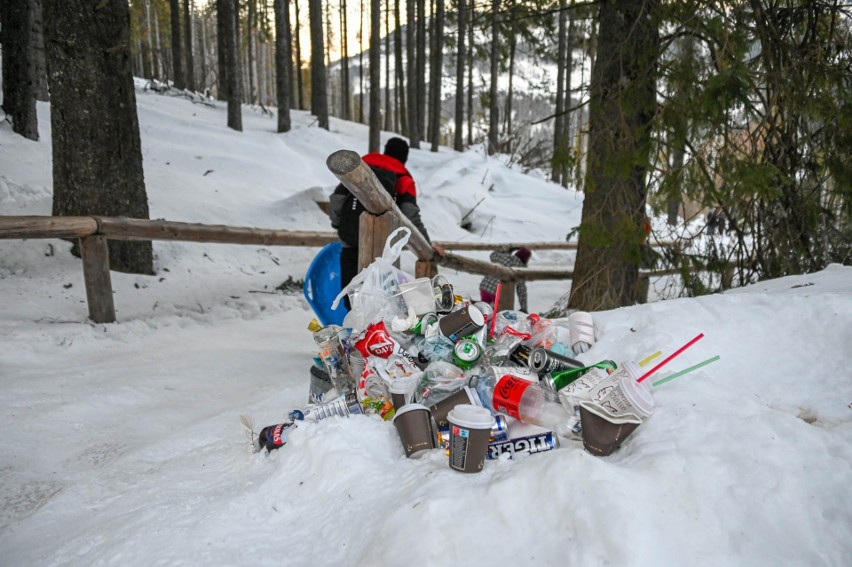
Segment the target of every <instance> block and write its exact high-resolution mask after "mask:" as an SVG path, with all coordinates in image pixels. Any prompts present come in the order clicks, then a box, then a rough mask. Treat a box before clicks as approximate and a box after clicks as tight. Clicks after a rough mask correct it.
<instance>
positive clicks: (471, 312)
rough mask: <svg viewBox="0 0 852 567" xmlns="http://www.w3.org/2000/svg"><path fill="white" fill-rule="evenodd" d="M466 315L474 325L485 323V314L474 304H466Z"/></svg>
mask: <svg viewBox="0 0 852 567" xmlns="http://www.w3.org/2000/svg"><path fill="white" fill-rule="evenodd" d="M467 316H468V317H470V320H471V321H473V324H474V325H478V326H480V327H481V326H483V325H484V324H485V315H483V314H482V311H480V310H479V307H477V306H476V305H468V307H467Z"/></svg>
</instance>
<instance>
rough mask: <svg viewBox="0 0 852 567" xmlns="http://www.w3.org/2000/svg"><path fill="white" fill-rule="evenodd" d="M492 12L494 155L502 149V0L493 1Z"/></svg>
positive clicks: (490, 119)
mask: <svg viewBox="0 0 852 567" xmlns="http://www.w3.org/2000/svg"><path fill="white" fill-rule="evenodd" d="M491 12H492V13H491V84H490V88H489V89H488V106H489V109H488V155H492V154H494V153H496V152H497V151H498V150H499V149H500V146H499V143H500V105H499V104H497V79H498V78H499V75H500V0H492V1H491Z"/></svg>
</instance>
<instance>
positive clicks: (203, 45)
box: [196, 10, 210, 92]
mask: <svg viewBox="0 0 852 567" xmlns="http://www.w3.org/2000/svg"><path fill="white" fill-rule="evenodd" d="M196 22H197V24H198V27H199V28H200V29H201V42H200V45H199V47H200V51H201V53H200V55H201V58H200V60H199V62H200V71H201V82H200V83H198V85H196V86H197V87H198V90H200V91H201V92H207V86H208V84H209V83H208V82H207V57H208V55H209V53H210V48H209V46H208V45H207V15H206V13H205V11H204V10H202V11H201V16H200V17H199V18H197V19H196Z"/></svg>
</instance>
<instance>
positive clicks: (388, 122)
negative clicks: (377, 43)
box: [384, 0, 396, 132]
mask: <svg viewBox="0 0 852 567" xmlns="http://www.w3.org/2000/svg"><path fill="white" fill-rule="evenodd" d="M390 3H391V0H385V54H384V55H385V126H384V128H385V130H387V131H388V132H391V131H393V130H394V128H395V126H394V118H395V116H396V115H395V114H394V112H393V103H392V102H391V83H392V82H393V78H392V77H391V72H390V60H391V52H390V33H391V30H390Z"/></svg>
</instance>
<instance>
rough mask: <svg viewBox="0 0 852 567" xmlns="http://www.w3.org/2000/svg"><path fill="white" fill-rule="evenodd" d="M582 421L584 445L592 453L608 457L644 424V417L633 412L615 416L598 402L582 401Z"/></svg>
mask: <svg viewBox="0 0 852 567" xmlns="http://www.w3.org/2000/svg"><path fill="white" fill-rule="evenodd" d="M580 422H581V423H582V425H583V447H585V449H586V451H588V452H589V453H591V454H592V455H596V456H598V457H606V456H607V455H611V454H612V453H613V451H615V450H616V449H618V447H620V446H621V444H622V443H623V442H624V440H625V439H626V438H627V436H628V435H630V434H631V433H633V431H634V430H635V429H636V428H637V427H639V425H641V424H642V419H641V418H640V417H639V416H637V415H633V414H625V415H619V416H613V415H610V414H609V413H608V412H607V411H606V410H605V409H603V408H602V407H601V406H599V405H598V404H595V403H593V402H580Z"/></svg>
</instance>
